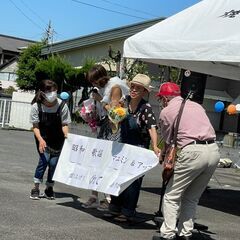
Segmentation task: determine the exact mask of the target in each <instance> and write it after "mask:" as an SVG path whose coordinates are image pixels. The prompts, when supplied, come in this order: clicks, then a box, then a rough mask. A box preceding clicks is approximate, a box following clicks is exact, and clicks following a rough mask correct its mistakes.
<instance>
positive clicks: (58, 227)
mask: <svg viewBox="0 0 240 240" xmlns="http://www.w3.org/2000/svg"><path fill="white" fill-rule="evenodd" d="M221 151H222V154H226V155H227V154H228V152H226V151H224V150H223V149H222V150H221ZM229 154H233V153H232V151H230V153H229ZM228 156H229V155H228ZM233 156H235V157H238V155H236V154H235V155H233ZM36 164H37V152H36V150H35V145H34V139H33V135H32V133H31V132H26V131H12V130H0V203H1V204H0V240H13V239H14V240H45V239H49V240H55V239H58V240H82V239H83V240H85V239H86V240H91V239H104V240H105V239H110V240H111V239H112V240H119V239H124V240H125V239H126V240H130V239H131V240H133V239H138V240H143V239H144V240H147V239H151V238H152V236H153V235H156V234H157V228H156V225H155V224H154V222H153V221H151V220H149V221H148V222H146V223H142V224H137V225H135V226H128V225H126V224H122V225H121V224H118V223H114V222H111V221H110V220H107V219H103V218H102V214H101V213H100V212H97V211H91V210H88V211H86V210H84V209H82V208H81V202H82V201H85V200H86V199H87V197H88V194H89V192H88V191H85V190H81V189H77V188H73V187H69V186H66V185H63V184H60V183H57V184H56V186H55V191H56V196H57V198H56V200H54V201H49V200H46V199H41V200H40V201H32V200H30V199H29V192H30V189H31V187H32V176H33V172H34V169H35V167H36ZM160 170H161V169H160V167H157V168H155V169H154V170H152V171H151V173H149V174H148V175H146V176H145V178H144V183H143V187H142V191H141V195H140V200H139V207H138V211H139V212H140V213H142V214H141V216H142V217H143V216H144V217H147V216H148V217H152V216H153V215H152V214H153V213H154V212H155V211H156V210H157V209H158V204H159V192H160V188H159V186H161V178H160ZM239 185H240V172H239V171H238V170H237V169H223V168H221V169H217V171H216V172H215V174H214V177H213V178H212V179H211V182H210V184H209V186H210V188H209V190H208V191H207V192H205V193H204V195H203V197H202V198H201V201H200V205H199V207H198V211H197V216H196V217H197V222H198V223H201V224H204V225H207V226H208V227H209V232H205V233H201V234H199V233H197V232H195V233H194V239H199V240H200V239H217V240H225V239H226V240H232V239H239V234H240V229H239V220H240V218H239V215H240V204H239V203H240V186H239ZM42 189H44V187H43V188H42Z"/></svg>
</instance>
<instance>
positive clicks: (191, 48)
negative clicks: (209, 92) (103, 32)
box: [124, 0, 240, 80]
mask: <svg viewBox="0 0 240 240" xmlns="http://www.w3.org/2000/svg"><path fill="white" fill-rule="evenodd" d="M239 29H240V0H204V1H201V2H199V3H198V4H195V5H193V6H192V7H190V8H188V9H185V10H184V11H182V12H180V13H178V14H176V15H174V16H172V17H170V18H168V19H166V20H164V21H162V22H159V23H157V24H155V25H153V26H152V27H149V28H147V29H145V30H143V31H141V32H139V33H137V34H135V35H133V36H132V37H130V38H128V39H127V40H126V41H125V42H124V57H126V58H136V59H141V60H143V61H147V62H152V63H157V64H161V65H167V66H174V67H178V68H183V69H190V70H192V71H196V72H201V73H206V74H210V75H214V76H219V77H223V78H228V79H235V80H240V31H239Z"/></svg>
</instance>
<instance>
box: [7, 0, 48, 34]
mask: <svg viewBox="0 0 240 240" xmlns="http://www.w3.org/2000/svg"><path fill="white" fill-rule="evenodd" d="M9 1H10V2H11V3H12V4H13V6H14V7H15V8H17V10H18V11H19V12H20V13H21V14H22V15H23V16H24V17H25V18H27V19H28V20H29V21H30V22H31V23H32V24H34V25H35V26H36V27H38V28H40V29H41V30H43V31H45V30H44V29H43V28H42V27H41V26H40V25H38V24H37V23H36V22H34V21H33V20H32V19H31V18H30V17H28V16H27V15H26V14H25V13H24V12H23V11H22V10H21V9H20V8H19V7H18V6H17V5H16V4H15V3H14V2H13V1H12V0H9Z"/></svg>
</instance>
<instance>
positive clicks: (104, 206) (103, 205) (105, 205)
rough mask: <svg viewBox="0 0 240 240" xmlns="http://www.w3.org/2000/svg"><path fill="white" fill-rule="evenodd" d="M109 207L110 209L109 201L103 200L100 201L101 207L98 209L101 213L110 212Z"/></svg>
mask: <svg viewBox="0 0 240 240" xmlns="http://www.w3.org/2000/svg"><path fill="white" fill-rule="evenodd" d="M108 207H109V202H108V200H107V199H103V200H102V201H100V205H99V207H98V208H97V210H99V211H101V212H108Z"/></svg>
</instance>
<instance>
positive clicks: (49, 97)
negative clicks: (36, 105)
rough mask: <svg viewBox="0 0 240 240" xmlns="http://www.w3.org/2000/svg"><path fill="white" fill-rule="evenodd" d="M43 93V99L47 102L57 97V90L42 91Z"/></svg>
mask: <svg viewBox="0 0 240 240" xmlns="http://www.w3.org/2000/svg"><path fill="white" fill-rule="evenodd" d="M44 94H45V99H46V100H47V101H48V102H49V103H52V102H54V101H55V100H56V99H57V91H53V92H48V93H44Z"/></svg>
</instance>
